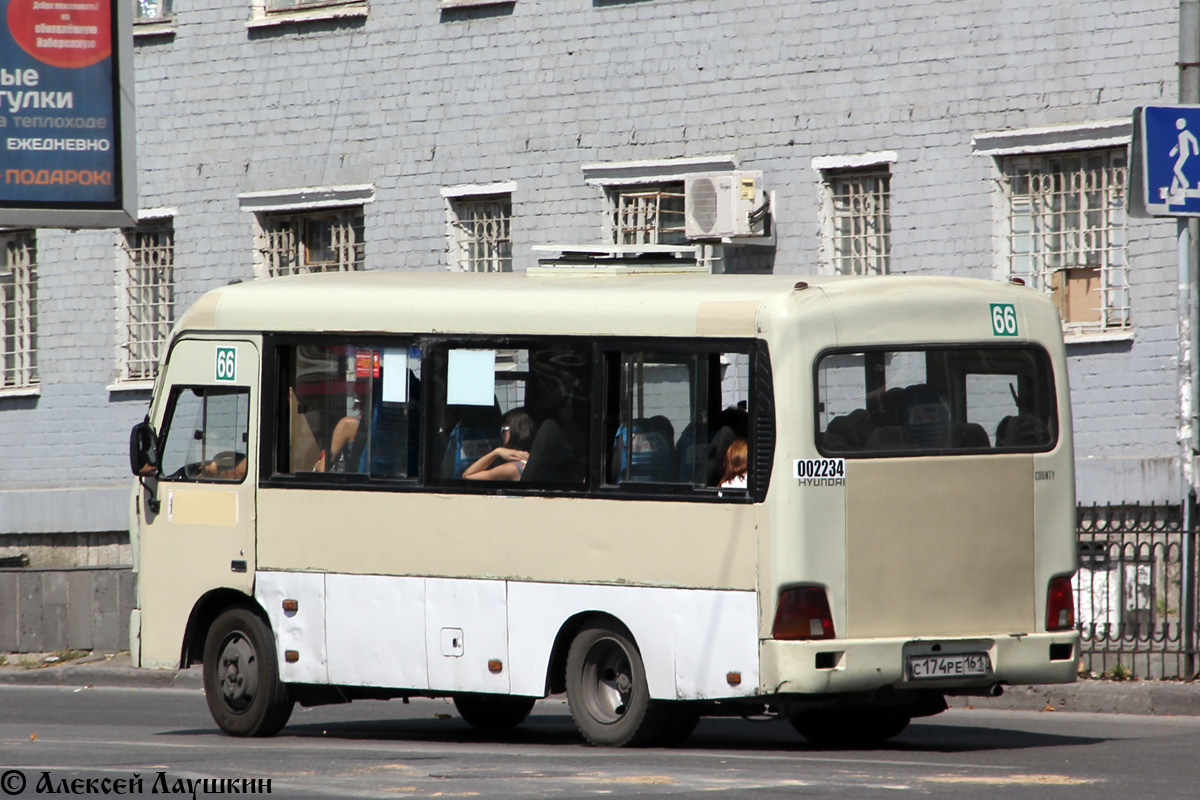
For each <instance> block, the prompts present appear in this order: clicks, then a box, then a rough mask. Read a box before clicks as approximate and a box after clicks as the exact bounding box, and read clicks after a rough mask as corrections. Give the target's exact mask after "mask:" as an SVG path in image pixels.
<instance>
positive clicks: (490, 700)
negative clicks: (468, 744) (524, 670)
mask: <svg viewBox="0 0 1200 800" xmlns="http://www.w3.org/2000/svg"><path fill="white" fill-rule="evenodd" d="M535 699H536V698H533V697H515V696H513V697H510V696H508V695H494V694H456V695H454V708H455V709H457V711H458V715H459V716H460V717H462V718H463V721H464V722H466V723H467V724H468V725H470V726H471V727H472V728H475V729H477V730H481V731H490V732H493V733H494V732H499V731H506V730H508V729H510V728H515V727H517V726H518V725H520V724H521V723H522V722H524V721H525V718H526V717H528V716H529V712H530V711H532V710H533V704H534V701H535Z"/></svg>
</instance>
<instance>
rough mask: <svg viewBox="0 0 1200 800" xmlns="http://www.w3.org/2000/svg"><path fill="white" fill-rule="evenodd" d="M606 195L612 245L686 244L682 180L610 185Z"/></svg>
mask: <svg viewBox="0 0 1200 800" xmlns="http://www.w3.org/2000/svg"><path fill="white" fill-rule="evenodd" d="M608 197H609V203H610V205H611V208H612V236H613V242H614V243H615V244H674V245H685V244H687V243H688V242H687V238H686V237H685V235H684V213H683V210H684V209H683V182H682V181H680V182H671V183H662V184H641V185H637V186H623V187H614V188H612V189H610V190H609V193H608Z"/></svg>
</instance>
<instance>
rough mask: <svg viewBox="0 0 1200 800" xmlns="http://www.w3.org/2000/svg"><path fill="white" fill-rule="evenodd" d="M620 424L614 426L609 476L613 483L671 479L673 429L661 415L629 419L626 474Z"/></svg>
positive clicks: (673, 468)
mask: <svg viewBox="0 0 1200 800" xmlns="http://www.w3.org/2000/svg"><path fill="white" fill-rule="evenodd" d="M625 433H626V428H625V426H624V425H622V426H621V427H619V428H617V436H616V446H615V447H614V448H613V461H612V466H611V468H610V470H609V473H610V474H609V478H610V480H612V482H613V483H621V482H622V481H624V480H629V481H654V482H660V483H666V482H671V481H673V480H675V445H674V444H673V442H674V441H675V429H674V427H673V426H672V425H671V422H670V420H668V419H667V418H666V417H664V416H656V417H643V418H639V419H635V420H634V421H633V430H632V434H631V435H630V436H629V437H628V439H629V441H630V445H629V449H630V457H629V474H628V475H624V474H623V473H624V469H625V440H626V435H625Z"/></svg>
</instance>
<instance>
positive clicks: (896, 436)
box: [866, 425, 916, 452]
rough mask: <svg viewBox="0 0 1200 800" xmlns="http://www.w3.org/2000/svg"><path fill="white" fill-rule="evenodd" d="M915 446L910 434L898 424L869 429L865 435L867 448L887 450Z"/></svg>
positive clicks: (909, 448)
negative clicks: (868, 433) (868, 432)
mask: <svg viewBox="0 0 1200 800" xmlns="http://www.w3.org/2000/svg"><path fill="white" fill-rule="evenodd" d="M915 446H916V442H914V441H913V437H912V434H911V433H909V432H908V430H907V429H906V428H904V427H902V426H900V425H884V426H883V427H881V428H876V429H875V430H873V431H871V435H870V436H868V437H867V446H866V449H867V450H878V451H882V452H889V451H893V450H912V449H913V448H914V447H915Z"/></svg>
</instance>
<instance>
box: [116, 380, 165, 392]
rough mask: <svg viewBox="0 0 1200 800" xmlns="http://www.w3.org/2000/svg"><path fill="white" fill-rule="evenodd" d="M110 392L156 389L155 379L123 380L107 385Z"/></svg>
mask: <svg viewBox="0 0 1200 800" xmlns="http://www.w3.org/2000/svg"><path fill="white" fill-rule="evenodd" d="M106 388H107V389H108V391H109V393H110V394H117V393H120V392H150V391H153V390H154V381H153V380H149V381H121V382H120V383H114V384H111V385H109V386H108V387H106Z"/></svg>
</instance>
